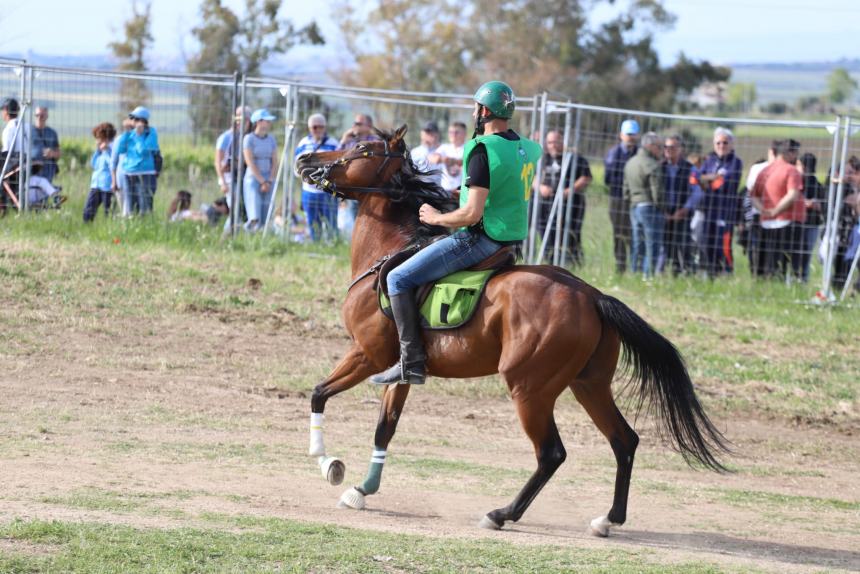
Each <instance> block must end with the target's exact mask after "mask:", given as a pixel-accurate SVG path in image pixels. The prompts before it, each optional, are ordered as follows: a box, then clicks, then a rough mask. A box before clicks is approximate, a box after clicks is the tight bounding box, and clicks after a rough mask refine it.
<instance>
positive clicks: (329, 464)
mask: <svg viewBox="0 0 860 574" xmlns="http://www.w3.org/2000/svg"><path fill="white" fill-rule="evenodd" d="M320 470H321V471H322V475H323V478H325V479H326V480H327V481H328V483H329V484H330V485H332V486H337V485H338V484H340V483H342V482H343V475H344V474H346V465H344V464H343V461H342V460H340V459H339V458H335V457H333V456H327V457H326V458H324V459H322V460H321V461H320Z"/></svg>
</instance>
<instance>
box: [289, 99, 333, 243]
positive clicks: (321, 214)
mask: <svg viewBox="0 0 860 574" xmlns="http://www.w3.org/2000/svg"><path fill="white" fill-rule="evenodd" d="M339 145H340V144H339V143H338V141H337V140H336V139H334V138H333V137H331V136H330V135H328V132H327V131H326V119H325V116H324V115H322V114H312V115H311V116H310V117H309V118H308V135H306V136H305V137H303V138H302V139H301V141H299V143H298V144H297V145H296V154H295V157H298V156H300V155H302V154H303V153H316V152H323V151H335V150H336V149H338V146H339ZM302 210H304V212H305V215H306V216H307V218H308V229H309V230H310V233H311V240H312V241H319V240H320V239H322V235H323V234H322V228H323V225H327V226H328V228H329V230H330V232H331V233H334V231H335V230H336V229H337V198H336V197H334V196H333V195H330V194H328V193H325V192H324V191H322V190H320V189H319V188H318V187H317V186H315V185H313V184H310V183H305V182H302Z"/></svg>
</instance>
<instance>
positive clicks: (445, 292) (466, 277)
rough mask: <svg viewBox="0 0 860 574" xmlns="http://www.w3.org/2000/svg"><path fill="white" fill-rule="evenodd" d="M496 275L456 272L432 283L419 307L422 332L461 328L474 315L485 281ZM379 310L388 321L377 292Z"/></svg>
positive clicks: (388, 307) (385, 299) (386, 307)
mask: <svg viewBox="0 0 860 574" xmlns="http://www.w3.org/2000/svg"><path fill="white" fill-rule="evenodd" d="M497 271H498V269H489V270H487V271H457V272H456V273H452V274H450V275H446V276H445V277H443V278H441V279H439V280H438V281H436V283H434V284H433V287H432V288H431V289H430V293H429V294H428V295H427V299H425V300H424V302H423V303H422V304H421V323H422V325H423V326H424V328H426V329H453V328H455V327H459V326H461V325H463V324H465V323H466V322H467V321H468V320H469V319H471V318H472V315H474V314H475V309H477V308H478V302H479V301H480V300H481V295H482V294H483V292H484V287H486V285H487V281H489V279H490V277H492V276H493V274H494V273H496V272H497ZM379 307H380V309H382V312H383V313H385V314H386V315H387V316H388V317H391V304H390V303H389V301H388V297H386V296H385V294H384V293H383V292H382V290H381V289H380V290H379Z"/></svg>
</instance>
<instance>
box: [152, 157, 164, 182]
mask: <svg viewBox="0 0 860 574" xmlns="http://www.w3.org/2000/svg"><path fill="white" fill-rule="evenodd" d="M152 161H153V163H154V164H155V177H158V176H159V175H161V168H162V167H163V166H164V157H162V155H161V150H157V151H156V152H155V153H154V154H153V155H152Z"/></svg>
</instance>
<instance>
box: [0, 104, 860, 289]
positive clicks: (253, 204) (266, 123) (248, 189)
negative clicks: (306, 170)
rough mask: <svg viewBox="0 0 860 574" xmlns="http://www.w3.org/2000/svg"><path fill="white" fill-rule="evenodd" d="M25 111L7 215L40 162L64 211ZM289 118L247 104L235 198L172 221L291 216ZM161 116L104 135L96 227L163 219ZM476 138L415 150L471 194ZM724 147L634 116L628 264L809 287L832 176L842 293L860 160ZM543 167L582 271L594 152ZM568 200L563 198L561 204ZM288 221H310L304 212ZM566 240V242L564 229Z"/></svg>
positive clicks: (614, 185)
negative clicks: (821, 175) (282, 132)
mask: <svg viewBox="0 0 860 574" xmlns="http://www.w3.org/2000/svg"><path fill="white" fill-rule="evenodd" d="M20 113H21V107H20V105H19V104H18V102H17V101H16V100H15V99H13V98H7V99H6V100H5V101H3V102H2V117H3V121H4V122H5V125H4V127H3V130H2V155H0V159H2V161H3V165H4V171H3V189H2V190H0V210H2V212H3V213H5V212H6V210H7V209H8V207H9V206H10V205H13V206H15V207H18V206H19V204H20V203H19V202H20V200H19V195H20V193H19V192H18V190H17V189H15V188H14V185H13V180H15V179H16V178H15V176H16V175H17V174H18V173H19V172H20V170H21V169H23V167H24V166H25V165H27V162H26V161H25V159H27V155H28V154H29V160H30V161H29V165H30V166H31V173H30V177H29V187H28V189H27V195H26V198H27V204H28V205H29V206H30V208H32V209H46V208H53V207H59V206H60V205H61V204H62V203H63V201H65V197H64V196H63V195H62V193H61V189H60V188H59V187H57V186H56V185H55V184H54V179H55V177H56V175H57V173H58V172H59V169H60V164H59V163H58V160H59V159H60V158H61V157H62V155H61V143H60V139H59V136H58V134H57V132H56V130H54V129H53V128H51V127H50V126H49V125H48V121H49V110H48V108H47V107H45V106H39V107H36V108H34V110H33V118H34V122H33V125H32V126H31V125H29V124H27V123H25V122H23V121H22V120H21V118H20ZM276 119H277V118H276V117H275V115H273V114H271V113H270V112H269V111H268V110H266V109H265V108H261V109H257V110H254V111H253V112H252V111H251V110H250V109H249V108H247V107H239V108H237V109H236V110H235V114H234V115H233V118H232V120H233V121H232V124H231V126H230V127H229V128H228V129H226V130H225V131H224V132H223V133H221V134H220V136H219V137H218V138H217V140H216V142H215V150H214V172H215V176H216V177H217V181H218V186H219V188H220V192H221V197H219V198H218V199H217V200H216V201H215V202H213V203H212V204H211V205H206V204H203V205H201V208H200V210H197V211H195V210H193V209H192V208H191V201H192V195H191V193H190V192H189V191H187V190H180V191H178V192H177V194H176V196H175V198H174V199H173V200H172V201H171V202H170V207H169V209H168V213H167V217H168V219H169V220H170V221H174V222H178V221H186V220H192V221H202V222H207V223H209V224H211V225H213V226H220V225H223V229H224V231H225V232H227V231H230V230H231V225H232V224H236V225H239V224H241V226H242V229H244V230H245V231H246V232H249V233H254V232H257V231H259V230H260V229H262V228H263V227H264V226H266V225H267V223H269V222H270V220H271V219H272V218H273V217H274V214H275V213H276V212H277V211H279V210H278V209H276V206H274V205H273V204H272V197H273V195H274V191H275V190H274V186H275V184H276V181H275V180H276V177H277V174H278V166H279V162H280V161H281V160H282V154H281V153H279V150H278V144H277V141H276V139H275V137H274V136H273V134H272V125H273V122H274V121H275V120H276ZM150 120H151V113H150V111H149V110H148V109H147V108H146V107H143V106H138V107H136V108H135V109H133V110H132V111H131V112H129V113H128V116H127V117H126V118H125V119H124V120H123V122H122V124H121V125H120V126H119V129H117V127H115V126H114V125H113V124H111V123H109V122H102V123H100V124H98V125H97V126H95V127H94V128H93V129H92V135H93V138H94V140H95V142H94V149H93V153H92V156H91V159H90V167H91V169H92V176H91V180H90V192H89V194H88V196H87V198H86V201H85V205H84V210H83V220H84V221H85V222H92V221H93V220H94V219H95V218H96V216H97V213H98V211H99V209H100V208H102V209H103V211H104V213H105V215H110V214H111V213H113V212H114V210H116V209H118V210H119V211H120V212H121V213H122V215H123V216H128V217H131V216H136V215H145V214H149V213H151V212H152V209H153V198H154V196H155V194H156V191H157V189H158V176H159V174H160V172H161V168H162V163H163V159H162V156H161V150H160V147H159V139H158V132H157V130H156V128H155V127H154V126H152V125H150ZM466 130H467V128H466V125H465V124H464V123H462V122H456V121H453V122H450V123H449V124H448V126H447V131H446V133H447V141H444V142H443V141H442V135H441V131H440V129H439V124H438V123H437V122H436V121H428V122H426V123H425V124H424V125H423V126H422V129H421V132H420V144H419V145H418V146H416V147H415V148H414V149H412V150H411V158H412V160H413V162H414V163H415V165H416V167H417V168H418V169H419V170H420V172H421V173H422V174H423V175H422V176H421V177H423V178H426V179H427V180H429V181H432V182H434V183H436V184H437V185H438V186H439V187H441V188H442V189H443V190H445V191H446V192H448V193H450V194H457V193H458V190H459V188H460V184H461V181H462V166H463V150H464V147H465V144H466ZM240 134H241V135H242V138H241V141H240ZM378 139H379V138H378V136H377V135H376V133H375V131H374V129H373V118H372V117H371V116H370V115H369V114H365V113H360V114H357V115H356V116H355V117H354V121H353V123H352V125H351V126H350V127H349V128H348V129H346V130H345V131H344V132H343V133H342V134H341V135H340V137H339V138H338V137H335V136H333V135H330V133H329V131H328V122H327V119H326V117H325V116H324V115H323V114H321V113H313V114H311V115H310V116H309V117H308V118H307V133H306V134H305V135H303V137H301V139H300V140H299V141H298V143H297V145H296V147H295V151H294V153H295V155H296V156H298V155H300V154H303V153H307V152H325V151H336V150H349V149H352V148H353V147H354V146H356V145H358V144H360V143H361V142H370V141H375V140H378ZM711 143H712V146H713V147H712V149H711V150H709V151H707V153H703V154H698V153H689V152H688V150H687V149H686V142H685V140H684V137H683V136H682V135H681V134H678V133H670V134H667V135H664V136H660V135H658V134H657V133H655V132H647V133H644V134H642V133H641V128H640V125H639V123H638V122H637V121H636V120H635V119H625V120H624V121H623V122H621V124H620V129H619V131H618V140H617V142H616V143H615V144H614V145H613V146H611V147H610V148H609V149H608V150H607V152H606V154H605V157H604V161H603V163H604V165H603V168H604V171H603V183H604V184H605V186H606V190H607V193H608V207H609V222H608V223H609V224H610V227H611V230H612V243H613V247H612V253H613V258H614V266H615V270H616V271H617V272H618V273H626V272H632V273H636V274H640V275H641V276H642V278H643V279H644V280H651V279H652V278H654V277H655V276H656V275H658V274H661V273H670V274H671V275H673V276H678V275H687V276H691V275H696V274H698V275H702V276H706V277H709V278H712V279H713V278H717V277H720V276H725V275H731V274H733V273H734V270H735V263H736V261H735V255H734V248H733V246H734V244H735V242H737V243H738V244H739V245H740V246H741V248H742V250H743V253H744V256H745V257H747V258H748V261H749V269H750V272H751V274H752V275H753V276H755V277H760V278H779V279H780V280H783V281H786V282H794V281H798V282H807V281H808V280H809V277H810V266H811V264H812V262H813V261H814V260H815V258H816V246H817V245H819V239H820V237H821V233H822V227H823V224H824V222H825V220H826V214H827V212H828V204H827V200H828V193H827V191H828V188H829V185H830V181H829V180H831V179H832V181H833V182H841V183H842V185H843V188H844V199H843V202H844V204H843V206H842V209H841V210H840V218H839V221H838V222H837V230H836V236H837V252H836V254H835V267H834V273H833V274H832V283H833V286H834V287H835V288H841V287H842V286H843V285H844V283H845V281H846V280H847V277H848V272H849V268H850V265H851V262H852V260H853V259H854V257H855V255H856V253H857V252H858V250H860V224H858V214H859V213H860V159H858V158H857V157H856V156H851V157H850V159H849V160H848V161H847V164H846V167H845V173H844V174H839V173H835V174H829V175H828V180H827V181H825V182H824V183H822V182H820V181H819V180H818V179H817V175H816V174H817V168H818V164H817V158H816V157H815V155H813V154H812V153H809V152H805V153H803V149H802V145H801V143H800V142H798V141H796V140H794V139H782V140H776V141H773V142H772V143H771V145H770V146H769V149H767V150H766V157H763V158H762V159H761V160H759V161H757V162H755V163H754V164H753V165H751V166H750V167H749V169H748V171H747V174H746V178H745V179H744V178H743V174H744V165H743V161H742V160H741V158H740V157H739V156H738V155H737V154H736V151H735V138H734V134H733V133H732V131H731V130H729V129H728V128H724V127H718V128H716V129H715V130H714V132H713V140H712V142H711ZM240 154H241V155H240ZM541 166H542V167H541V171H540V173H539V174H538V175H537V180H536V182H535V189H536V191H537V193H536V194H534V203H535V209H536V210H537V214H536V215H537V222H538V229H537V231H538V233H539V234H540V238H541V240H542V241H543V242H545V244H546V245H547V247H549V249H550V250H551V249H552V247H553V246H554V245H555V243H556V235H557V234H558V235H559V239H558V244H559V245H565V246H566V248H567V250H568V253H567V261H570V262H571V263H572V264H573V265H574V266H579V265H582V264H583V262H584V260H585V255H586V254H585V248H584V246H583V240H582V228H583V222H584V220H585V214H586V189H587V188H588V186H589V185H590V184H592V182H593V176H592V171H591V167H590V165H589V162H588V160H587V159H586V158H585V156H584V154H580V153H578V152H577V151H576V150H572V149H565V142H564V141H563V137H562V134H561V133H560V132H559V131H557V130H552V129H551V130H549V131H547V133H546V134H545V137H544V156H543V158H542V161H541ZM240 168H241V171H240ZM238 181H241V183H242V194H241V197H240V198H239V205H238V206H236V207H237V208H238V210H239V214H241V216H238V214H234V213H233V211H234V209H233V208H234V206H233V205H232V203H233V200H234V199H233V194H232V193H231V190H232V188H233V187H234V185H233V184H234V182H238ZM558 194H560V198H563V200H564V201H563V202H561V201H557V200H556V196H557V195H558ZM554 203H555V204H556V208H555V209H553V204H554ZM300 205H301V209H302V212H303V214H304V218H305V223H306V225H305V229H306V231H305V233H306V236H307V238H308V239H309V240H311V241H332V240H335V239H337V238H343V239H349V237H350V235H351V233H352V228H353V226H354V222H355V218H356V216H357V209H358V206H357V202H355V201H351V200H339V199H338V198H336V197H333V196H332V195H330V194H328V193H325V192H322V191H321V190H319V189H317V188H316V187H314V186H312V185H309V184H307V183H303V184H302V189H301V203H300ZM280 217H289V218H291V220H292V221H293V222H296V223H298V222H299V214H298V212H297V210H295V209H294V212H293V213H290V214H281V216H280ZM551 217H552V219H553V221H550V219H551ZM222 220H223V224H222ZM282 221H283V219H281V222H282ZM565 232H566V237H564V236H562V235H561V234H562V233H565ZM820 249H822V248H820ZM545 252H546V250H545ZM818 255H819V256H820V257H822V258H823V257H824V256H826V255H827V254H826V253H824V252H823V251H822V252H821V253H819V254H818Z"/></svg>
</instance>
